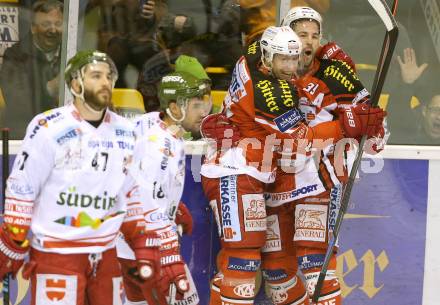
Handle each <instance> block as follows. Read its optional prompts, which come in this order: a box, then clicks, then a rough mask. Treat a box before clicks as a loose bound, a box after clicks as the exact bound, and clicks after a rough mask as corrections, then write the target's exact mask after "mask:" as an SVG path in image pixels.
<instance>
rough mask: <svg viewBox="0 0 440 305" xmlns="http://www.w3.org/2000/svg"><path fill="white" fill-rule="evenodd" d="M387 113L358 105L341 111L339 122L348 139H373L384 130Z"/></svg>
mask: <svg viewBox="0 0 440 305" xmlns="http://www.w3.org/2000/svg"><path fill="white" fill-rule="evenodd" d="M386 115H387V112H386V111H384V110H382V109H381V108H380V107H371V106H369V105H368V104H358V105H356V106H352V107H346V108H343V109H340V113H339V122H340V123H341V126H342V129H343V130H344V133H345V136H346V137H347V138H359V137H361V136H364V135H366V136H367V137H369V138H370V137H373V136H376V135H377V134H379V132H380V130H381V129H383V126H382V124H383V119H384V118H385V116H386Z"/></svg>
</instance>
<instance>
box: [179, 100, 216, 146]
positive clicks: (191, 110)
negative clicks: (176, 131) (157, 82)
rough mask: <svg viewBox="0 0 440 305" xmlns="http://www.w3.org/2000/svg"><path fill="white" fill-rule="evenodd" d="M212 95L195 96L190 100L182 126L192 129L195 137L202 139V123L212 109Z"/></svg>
mask: <svg viewBox="0 0 440 305" xmlns="http://www.w3.org/2000/svg"><path fill="white" fill-rule="evenodd" d="M211 107H212V103H211V96H210V95H205V96H204V97H193V98H191V99H190V100H189V101H188V106H187V107H186V110H185V112H186V115H185V119H184V120H183V121H182V126H183V128H184V129H185V130H186V131H190V132H191V135H192V137H193V138H194V139H200V124H201V123H202V120H203V118H204V117H205V116H207V115H208V114H209V112H210V111H211Z"/></svg>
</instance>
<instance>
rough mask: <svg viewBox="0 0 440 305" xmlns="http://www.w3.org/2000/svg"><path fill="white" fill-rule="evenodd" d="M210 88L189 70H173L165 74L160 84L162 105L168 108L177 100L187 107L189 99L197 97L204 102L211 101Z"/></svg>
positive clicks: (179, 103) (162, 107)
mask: <svg viewBox="0 0 440 305" xmlns="http://www.w3.org/2000/svg"><path fill="white" fill-rule="evenodd" d="M209 91H210V89H209V84H207V83H206V82H205V81H203V80H202V79H198V78H196V77H194V76H193V75H191V74H189V73H187V72H183V71H181V72H172V73H170V74H168V75H165V76H164V77H163V78H162V81H161V82H160V85H159V98H160V107H161V109H162V110H165V109H167V108H168V104H169V103H170V102H173V101H174V102H176V103H177V104H178V105H179V106H183V107H185V106H186V105H187V102H188V100H189V99H191V98H193V97H197V98H199V99H200V100H202V101H203V102H206V103H210V102H211V100H210V94H209V93H210V92H209Z"/></svg>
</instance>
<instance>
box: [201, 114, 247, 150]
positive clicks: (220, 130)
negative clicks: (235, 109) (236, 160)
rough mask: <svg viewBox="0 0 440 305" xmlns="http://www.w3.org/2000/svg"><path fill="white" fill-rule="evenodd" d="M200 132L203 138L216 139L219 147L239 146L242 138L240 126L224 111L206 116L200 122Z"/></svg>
mask: <svg viewBox="0 0 440 305" xmlns="http://www.w3.org/2000/svg"><path fill="white" fill-rule="evenodd" d="M200 133H201V135H202V137H203V138H206V139H212V140H214V141H215V142H216V143H217V149H222V146H225V147H223V148H230V147H234V146H237V144H238V141H239V140H240V131H239V129H238V127H237V126H235V125H234V124H233V123H232V122H231V121H230V120H229V119H228V118H227V117H226V115H224V114H223V113H215V114H210V115H208V116H206V117H205V118H204V119H203V121H202V123H201V124H200ZM223 140H225V141H223ZM226 140H227V141H226ZM223 144H225V145H223Z"/></svg>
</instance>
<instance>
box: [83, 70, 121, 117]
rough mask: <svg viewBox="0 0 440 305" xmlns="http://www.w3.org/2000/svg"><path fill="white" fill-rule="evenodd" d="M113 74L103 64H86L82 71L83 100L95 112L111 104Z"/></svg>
mask: <svg viewBox="0 0 440 305" xmlns="http://www.w3.org/2000/svg"><path fill="white" fill-rule="evenodd" d="M113 77H114V76H113V74H112V73H111V70H110V67H109V65H108V64H107V63H105V62H98V63H93V64H88V65H87V66H86V68H85V70H84V77H83V84H84V100H85V102H86V103H87V104H88V105H89V106H90V107H92V108H93V109H95V110H102V109H104V108H106V107H108V106H110V104H111V99H112V89H113Z"/></svg>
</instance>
